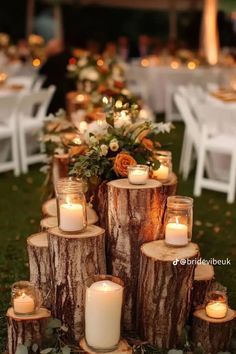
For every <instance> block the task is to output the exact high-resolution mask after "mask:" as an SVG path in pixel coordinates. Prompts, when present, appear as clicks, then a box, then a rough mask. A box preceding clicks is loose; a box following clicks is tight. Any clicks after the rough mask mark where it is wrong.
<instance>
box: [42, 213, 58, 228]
mask: <svg viewBox="0 0 236 354" xmlns="http://www.w3.org/2000/svg"><path fill="white" fill-rule="evenodd" d="M57 225H58V219H57V217H56V216H48V217H46V218H44V219H42V220H41V221H40V229H41V232H47V231H48V229H50V227H56V226H57Z"/></svg>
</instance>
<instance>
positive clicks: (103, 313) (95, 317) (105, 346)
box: [85, 275, 124, 352]
mask: <svg viewBox="0 0 236 354" xmlns="http://www.w3.org/2000/svg"><path fill="white" fill-rule="evenodd" d="M85 291H86V294H85V339H86V343H87V345H88V346H89V347H90V348H91V349H92V350H93V351H95V352H110V351H114V350H115V349H116V348H117V347H118V344H119V341H120V332H121V314H122V304H123V291H124V283H123V282H122V280H121V279H119V278H117V277H113V276H111V275H94V276H93V277H91V278H89V279H88V280H87V281H86V283H85Z"/></svg>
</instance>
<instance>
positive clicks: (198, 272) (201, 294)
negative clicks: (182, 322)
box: [191, 264, 214, 311]
mask: <svg viewBox="0 0 236 354" xmlns="http://www.w3.org/2000/svg"><path fill="white" fill-rule="evenodd" d="M213 280H214V268H213V266H212V265H210V264H199V265H197V267H196V269H195V273H194V282H193V290H192V301H191V303H192V311H194V310H196V309H197V308H198V306H201V305H202V304H204V301H205V298H206V295H207V293H208V292H209V290H210V288H211V285H212V282H213Z"/></svg>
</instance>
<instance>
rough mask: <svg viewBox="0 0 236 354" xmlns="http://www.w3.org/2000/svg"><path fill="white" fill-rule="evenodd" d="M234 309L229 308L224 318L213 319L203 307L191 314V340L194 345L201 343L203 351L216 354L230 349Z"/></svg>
mask: <svg viewBox="0 0 236 354" xmlns="http://www.w3.org/2000/svg"><path fill="white" fill-rule="evenodd" d="M234 320H235V311H233V310H231V309H229V310H228V314H227V316H226V317H225V318H222V319H214V318H210V317H208V316H207V315H206V313H205V309H200V310H197V311H195V312H194V314H193V326H192V340H193V343H194V345H196V346H197V345H199V343H200V344H201V347H202V349H203V350H204V352H205V353H209V354H217V353H218V352H221V351H228V350H229V349H230V342H231V337H232V333H233V326H234Z"/></svg>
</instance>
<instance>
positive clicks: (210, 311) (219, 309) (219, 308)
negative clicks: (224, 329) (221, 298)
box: [206, 301, 228, 318]
mask: <svg viewBox="0 0 236 354" xmlns="http://www.w3.org/2000/svg"><path fill="white" fill-rule="evenodd" d="M227 311H228V306H227V304H226V303H224V302H218V301H216V302H209V303H208V304H207V305H206V314H207V316H209V317H212V318H224V317H225V316H226V314H227Z"/></svg>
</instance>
